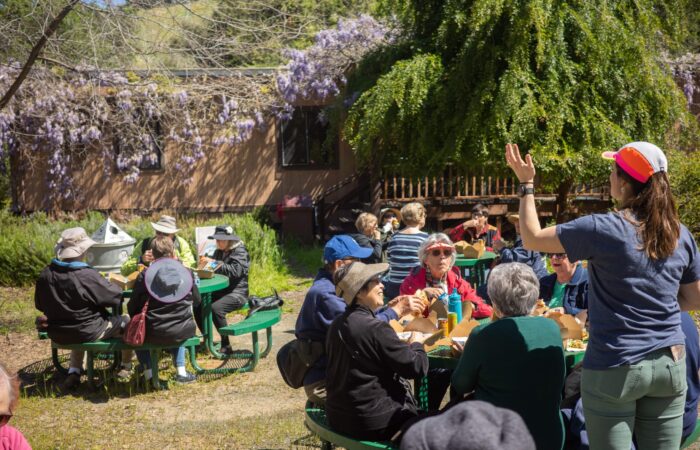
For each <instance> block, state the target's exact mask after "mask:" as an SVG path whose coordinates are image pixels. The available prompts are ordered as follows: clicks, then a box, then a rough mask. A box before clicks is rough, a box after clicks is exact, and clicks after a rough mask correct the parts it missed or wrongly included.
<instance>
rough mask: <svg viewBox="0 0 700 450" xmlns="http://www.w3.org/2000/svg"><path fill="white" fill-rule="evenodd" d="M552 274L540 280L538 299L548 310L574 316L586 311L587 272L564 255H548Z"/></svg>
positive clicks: (576, 262) (579, 264)
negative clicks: (552, 270)
mask: <svg viewBox="0 0 700 450" xmlns="http://www.w3.org/2000/svg"><path fill="white" fill-rule="evenodd" d="M549 262H550V264H551V266H552V269H554V273H552V274H550V275H547V276H546V277H544V278H540V298H541V299H542V300H543V301H544V303H545V304H546V305H547V306H548V307H549V309H550V310H554V311H559V312H561V313H565V314H571V315H574V316H575V315H576V314H579V313H580V312H581V311H584V310H587V309H588V270H586V269H585V268H584V267H583V266H582V265H581V263H579V262H578V261H574V262H571V261H569V258H568V257H567V256H566V253H550V254H549Z"/></svg>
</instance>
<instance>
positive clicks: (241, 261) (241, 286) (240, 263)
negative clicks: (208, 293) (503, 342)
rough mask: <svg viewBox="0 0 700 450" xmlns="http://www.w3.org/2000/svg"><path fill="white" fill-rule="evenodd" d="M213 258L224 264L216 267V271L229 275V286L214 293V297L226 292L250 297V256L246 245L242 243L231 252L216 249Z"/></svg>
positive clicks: (216, 297)
mask: <svg viewBox="0 0 700 450" xmlns="http://www.w3.org/2000/svg"><path fill="white" fill-rule="evenodd" d="M212 258H213V259H215V260H217V261H222V262H223V263H224V264H223V265H222V266H221V267H219V268H218V269H216V273H218V274H220V275H225V276H227V277H228V283H229V284H228V287H227V288H226V289H223V290H221V291H217V292H215V293H214V294H213V298H214V299H218V298H221V297H223V296H224V295H226V294H230V293H234V294H237V295H241V296H243V297H248V270H249V269H250V256H249V255H248V250H246V248H245V245H243V243H241V244H240V245H239V246H237V247H236V248H234V249H233V250H231V251H230V252H228V251H227V252H224V251H222V250H219V249H216V251H215V252H214V256H213V257H212Z"/></svg>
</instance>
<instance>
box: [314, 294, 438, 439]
mask: <svg viewBox="0 0 700 450" xmlns="http://www.w3.org/2000/svg"><path fill="white" fill-rule="evenodd" d="M339 332H342V340H341V336H340V335H339ZM343 340H344V341H345V342H343ZM348 347H351V348H352V349H353V351H356V352H357V355H356V358H353V357H352V356H351V353H350V350H349V349H348ZM326 352H327V354H328V367H327V369H326V392H327V398H326V415H327V417H328V423H329V425H330V426H331V427H332V428H333V429H334V430H336V431H338V432H340V433H344V434H347V435H349V436H352V437H354V438H356V439H363V438H366V437H369V436H376V435H377V434H378V432H379V433H380V432H381V430H387V429H396V428H397V426H400V423H397V421H399V420H400V421H401V422H403V421H405V420H406V418H407V417H410V416H415V415H416V414H417V411H416V405H415V404H413V402H412V401H409V397H408V395H407V392H406V387H405V384H404V383H403V382H402V381H401V380H400V379H399V377H401V378H405V379H408V378H412V379H416V378H421V377H423V376H425V375H426V374H427V373H428V356H427V355H426V353H425V351H424V350H423V346H422V345H421V344H418V343H414V344H410V345H409V344H406V343H405V342H401V341H400V340H399V338H398V336H397V335H396V332H395V331H394V330H393V329H392V328H391V326H389V324H388V323H386V322H382V321H381V320H378V319H377V318H376V317H375V315H374V313H373V312H372V311H370V310H369V309H368V308H366V307H364V306H359V305H353V306H351V307H349V308H348V309H347V310H346V311H345V312H344V313H343V314H342V315H341V316H339V317H338V318H337V319H336V320H335V321H334V322H333V323H332V324H331V326H330V328H329V330H328V338H327V340H326ZM386 437H387V438H389V437H391V436H386Z"/></svg>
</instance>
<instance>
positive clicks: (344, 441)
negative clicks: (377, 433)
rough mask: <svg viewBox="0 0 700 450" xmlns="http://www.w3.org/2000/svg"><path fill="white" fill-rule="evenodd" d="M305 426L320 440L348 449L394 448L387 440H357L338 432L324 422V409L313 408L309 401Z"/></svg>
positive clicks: (390, 449)
mask: <svg viewBox="0 0 700 450" xmlns="http://www.w3.org/2000/svg"><path fill="white" fill-rule="evenodd" d="M304 421H305V422H306V426H307V427H308V428H309V430H311V432H312V433H315V434H317V435H318V436H319V437H320V438H321V439H322V440H324V441H327V442H331V443H333V444H334V445H336V446H339V447H343V448H346V449H348V450H365V449H385V450H394V449H396V448H397V447H394V446H393V445H391V444H390V443H387V442H372V441H358V440H355V439H353V438H350V437H348V436H344V435H342V434H338V433H336V432H335V431H333V430H331V429H330V428H329V427H328V423H327V422H326V411H325V410H323V409H321V408H314V407H312V406H310V404H309V403H307V404H306V418H305V420H304Z"/></svg>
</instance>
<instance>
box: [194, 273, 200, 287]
mask: <svg viewBox="0 0 700 450" xmlns="http://www.w3.org/2000/svg"><path fill="white" fill-rule="evenodd" d="M192 276H193V278H194V285H195V286H197V287H199V274H198V273H197V272H192Z"/></svg>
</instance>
